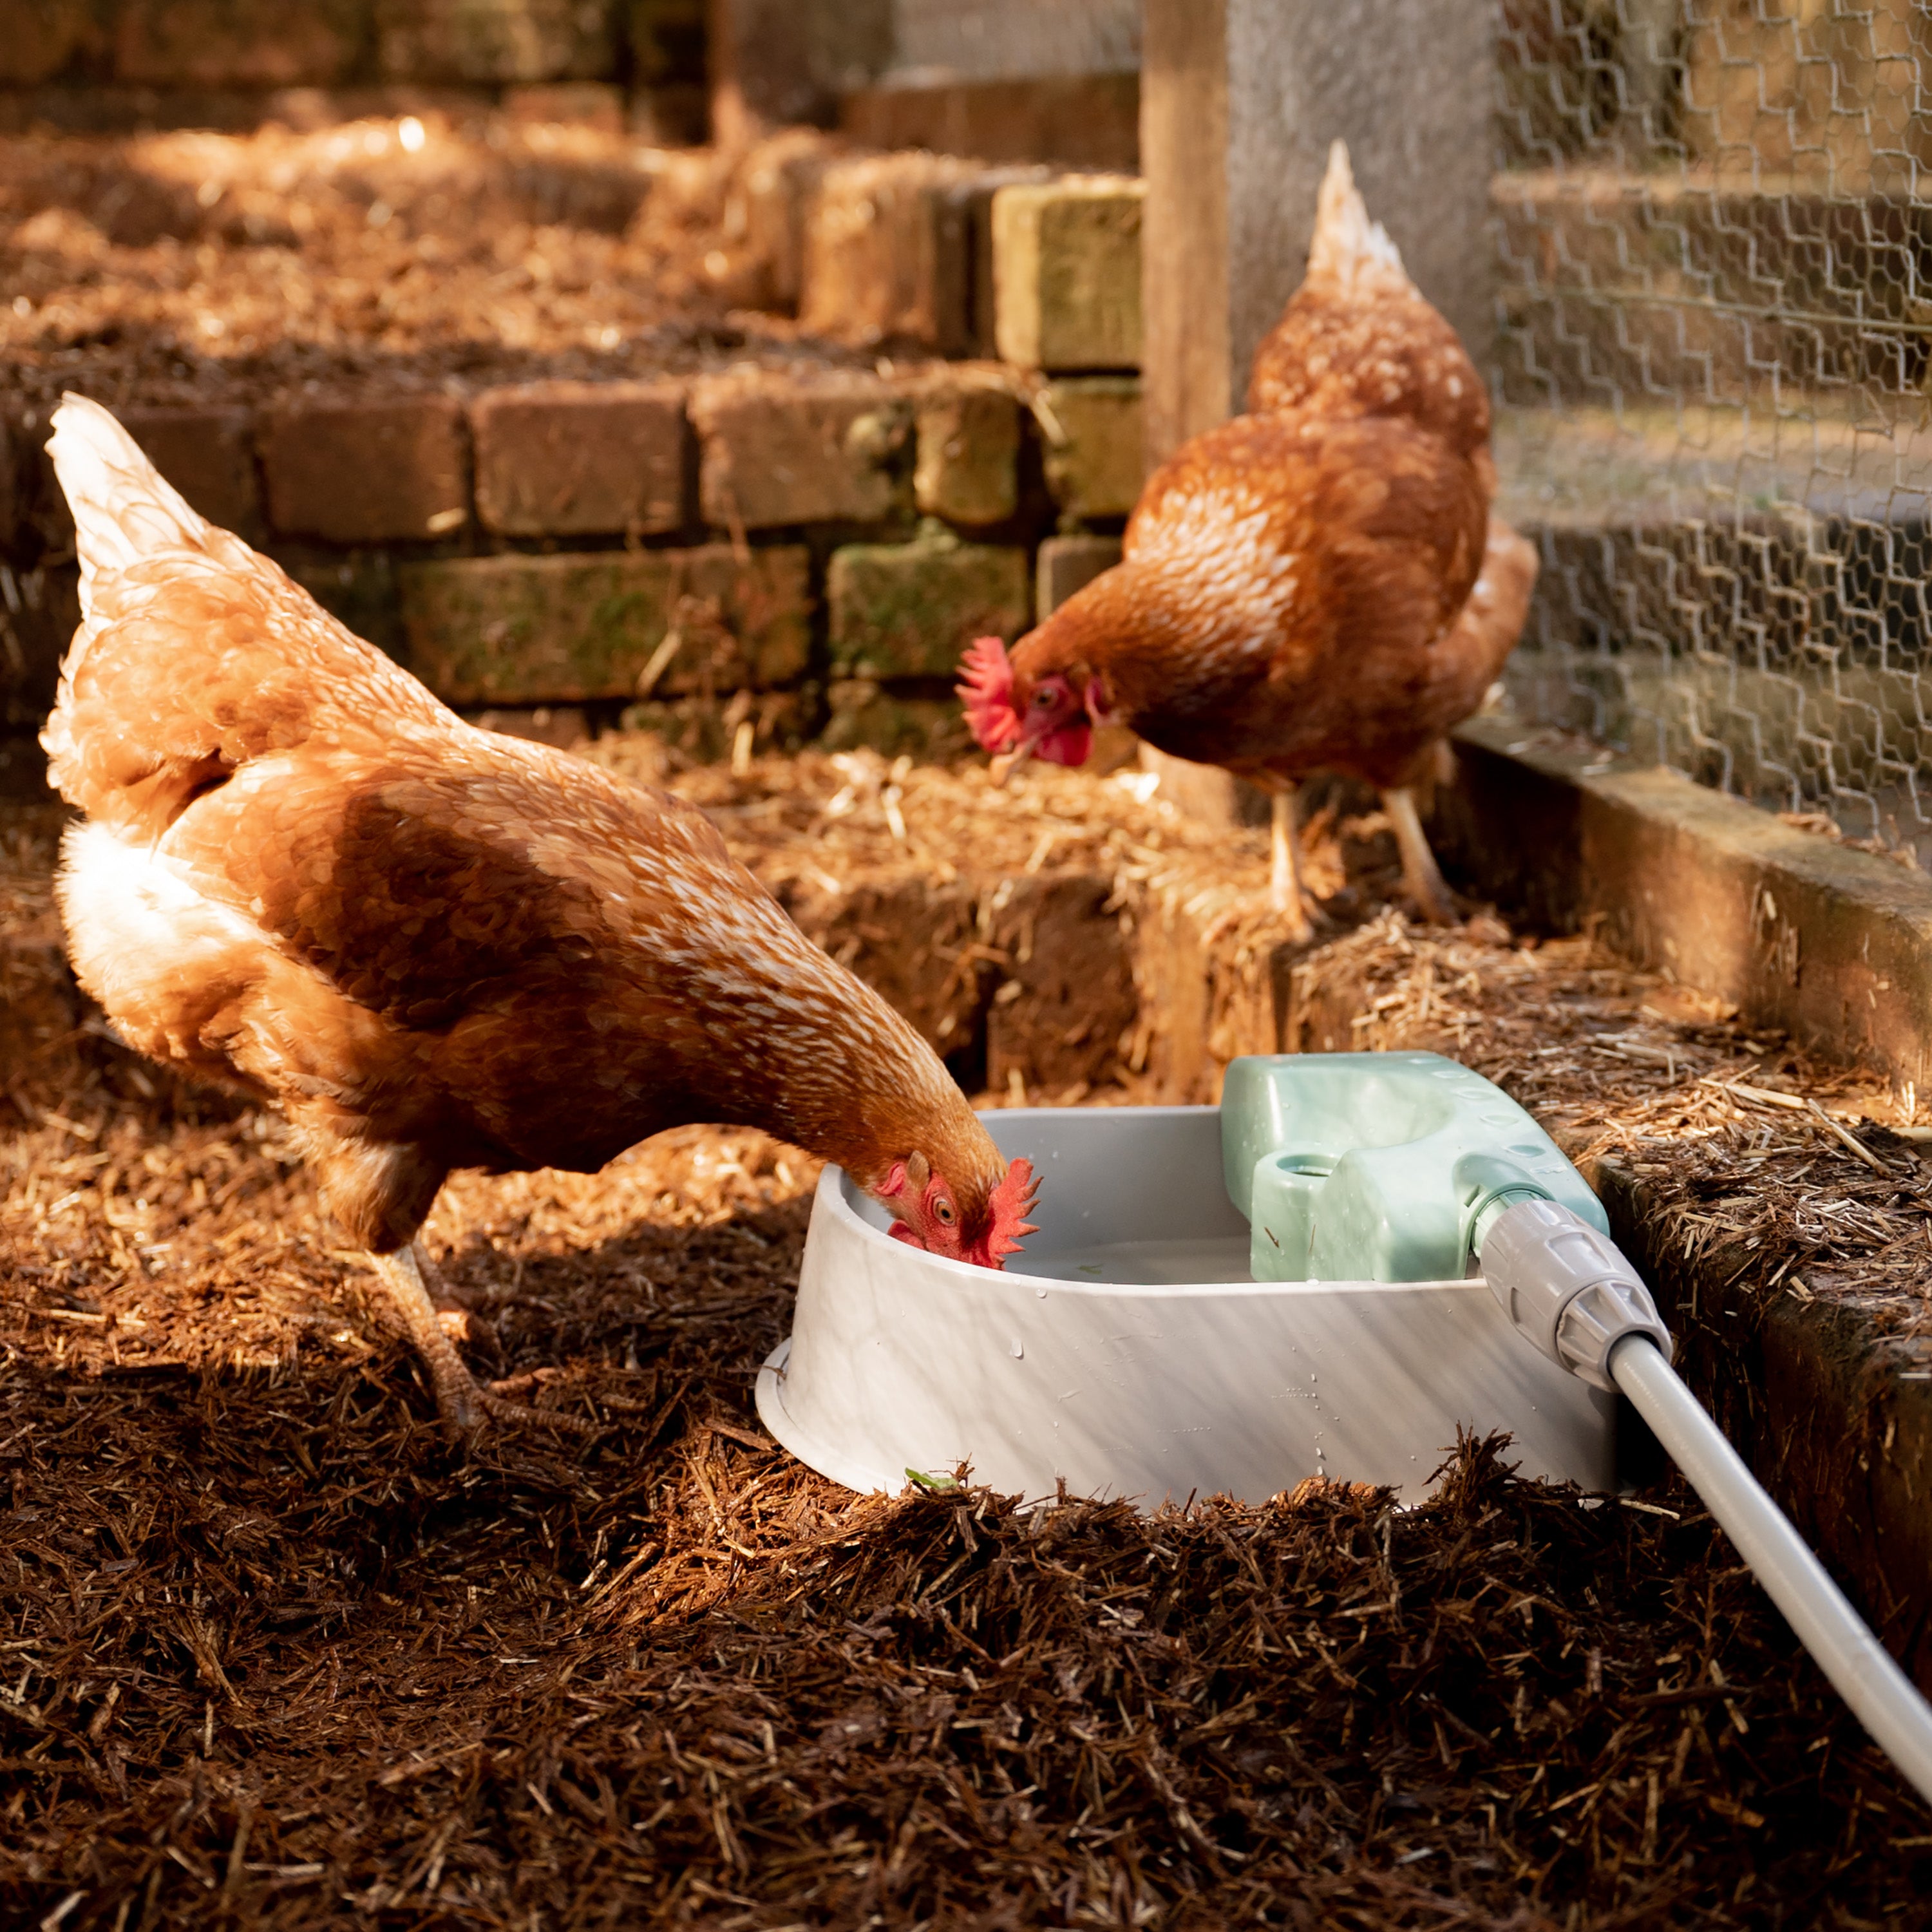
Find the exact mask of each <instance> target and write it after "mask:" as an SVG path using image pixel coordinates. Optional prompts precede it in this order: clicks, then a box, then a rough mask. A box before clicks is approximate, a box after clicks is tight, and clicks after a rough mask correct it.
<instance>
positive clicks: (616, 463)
mask: <svg viewBox="0 0 1932 1932" xmlns="http://www.w3.org/2000/svg"><path fill="white" fill-rule="evenodd" d="M469 425H470V431H471V434H472V436H473V437H474V438H475V446H476V514H477V516H478V518H479V519H480V520H481V523H482V524H483V526H484V528H485V529H491V530H495V531H497V532H499V533H500V534H502V535H505V536H544V535H551V536H576V535H586V534H588V533H589V532H594V531H616V530H637V531H652V530H674V529H677V528H678V527H679V525H681V524H682V523H683V521H684V519H685V502H684V479H685V443H686V440H687V439H686V431H685V421H684V391H683V389H682V386H681V385H679V384H676V383H561V382H559V383H524V384H521V385H519V386H517V387H516V388H514V389H490V390H487V391H486V392H484V394H483V395H481V396H479V397H478V398H476V400H475V401H474V402H473V403H472V404H470V406H469Z"/></svg>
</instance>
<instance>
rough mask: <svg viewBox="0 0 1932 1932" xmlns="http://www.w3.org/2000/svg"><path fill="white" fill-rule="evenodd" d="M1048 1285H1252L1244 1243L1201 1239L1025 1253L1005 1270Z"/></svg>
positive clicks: (1231, 1238) (1237, 1238) (1238, 1238)
mask: <svg viewBox="0 0 1932 1932" xmlns="http://www.w3.org/2000/svg"><path fill="white" fill-rule="evenodd" d="M1008 1265H1009V1266H1010V1268H1012V1269H1013V1271H1014V1273H1016V1274H1031V1275H1040V1276H1043V1277H1045V1278H1046V1280H1049V1281H1073V1282H1088V1283H1096V1284H1097V1283H1103V1282H1106V1283H1116V1284H1120V1285H1124V1286H1129V1287H1134V1288H1173V1287H1177V1286H1182V1285H1184V1284H1186V1283H1192V1282H1224V1281H1252V1280H1253V1279H1254V1277H1253V1275H1251V1274H1249V1272H1248V1237H1247V1231H1246V1230H1245V1229H1244V1230H1243V1231H1242V1232H1241V1233H1240V1234H1238V1235H1195V1236H1192V1237H1187V1238H1181V1239H1180V1240H1175V1241H1102V1242H1097V1243H1095V1244H1093V1245H1091V1246H1090V1247H1066V1248H1063V1247H1052V1248H1044V1249H1040V1250H1037V1251H1036V1250H1034V1249H1033V1248H1031V1247H1029V1248H1028V1250H1027V1251H1026V1252H1025V1254H1023V1255H1019V1256H1015V1257H1014V1259H1013V1261H1012V1262H1010V1263H1009V1264H1008Z"/></svg>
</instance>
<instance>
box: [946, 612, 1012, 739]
mask: <svg viewBox="0 0 1932 1932" xmlns="http://www.w3.org/2000/svg"><path fill="white" fill-rule="evenodd" d="M953 691H954V694H955V695H956V697H958V698H959V702H960V703H961V704H962V706H964V707H965V712H966V721H967V722H968V724H971V726H972V727H973V735H974V737H975V738H977V739H978V740H979V741H980V745H981V748H983V749H984V750H986V751H1005V750H1006V749H1007V748H1008V747H1009V746H1010V745H1014V744H1016V743H1017V742H1019V735H1020V721H1019V715H1018V714H1017V713H1016V712H1015V711H1014V709H1013V665H1012V664H1011V663H1010V662H1009V661H1008V660H1007V647H1006V646H1005V645H1004V644H1003V643H1001V641H1000V640H999V639H998V637H975V638H974V640H973V641H972V643H971V644H969V645H968V646H967V649H966V655H965V656H964V657H963V658H961V659H960V661H959V683H958V684H956V685H955V686H954V687H953Z"/></svg>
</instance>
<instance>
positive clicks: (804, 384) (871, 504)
mask: <svg viewBox="0 0 1932 1932" xmlns="http://www.w3.org/2000/svg"><path fill="white" fill-rule="evenodd" d="M688 407H689V410H690V413H691V424H692V426H693V428H695V429H696V431H697V435H698V439H699V444H700V450H701V452H702V454H701V458H700V470H699V478H700V480H699V485H698V495H699V500H700V504H701V505H702V507H703V513H704V517H705V520H706V522H707V523H714V524H718V525H721V526H723V527H724V528H726V529H731V528H733V527H734V526H736V527H739V528H742V529H772V528H773V527H775V526H778V525H781V524H790V523H842V522H852V523H877V522H879V521H880V520H883V519H884V518H886V517H889V516H891V515H892V514H893V513H894V512H895V511H903V510H904V508H906V507H907V482H908V481H909V480H910V479H909V478H908V477H907V473H906V472H907V471H908V470H909V469H910V466H911V465H910V455H911V451H910V444H911V441H912V427H913V404H912V401H911V398H910V392H909V391H908V389H907V386H905V385H904V384H900V383H890V382H887V381H886V380H883V378H880V377H872V376H865V375H860V374H853V373H847V372H845V371H830V372H826V373H822V374H814V375H809V376H790V375H786V376H779V375H774V374H769V373H768V372H764V371H733V373H732V374H729V375H725V376H718V377H709V378H707V379H705V380H701V381H700V382H697V383H694V384H693V385H692V386H691V396H690V401H689V404H688Z"/></svg>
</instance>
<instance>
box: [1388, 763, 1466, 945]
mask: <svg viewBox="0 0 1932 1932" xmlns="http://www.w3.org/2000/svg"><path fill="white" fill-rule="evenodd" d="M1382 808H1383V809H1384V810H1385V811H1387V812H1388V816H1389V823H1390V824H1391V826H1394V828H1395V842H1396V844H1397V847H1398V849H1399V850H1400V852H1401V853H1402V882H1403V886H1405V887H1406V889H1407V890H1408V892H1409V897H1410V898H1412V899H1413V900H1414V901H1415V904H1416V907H1417V910H1418V911H1420V912H1421V914H1422V916H1423V917H1424V919H1427V920H1428V921H1429V922H1430V924H1431V925H1432V926H1454V924H1455V923H1456V920H1457V913H1456V902H1455V901H1454V899H1452V898H1451V897H1450V896H1449V888H1448V886H1445V884H1444V883H1442V873H1441V872H1440V871H1438V870H1437V868H1436V854H1435V853H1433V852H1432V851H1430V849H1429V841H1428V839H1427V838H1426V837H1425V836H1424V833H1423V829H1422V820H1421V817H1420V815H1419V814H1418V813H1417V811H1416V809H1415V793H1413V792H1412V791H1411V790H1409V788H1408V787H1407V786H1406V785H1404V786H1401V787H1398V788H1397V789H1396V790H1394V791H1385V792H1384V793H1382Z"/></svg>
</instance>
